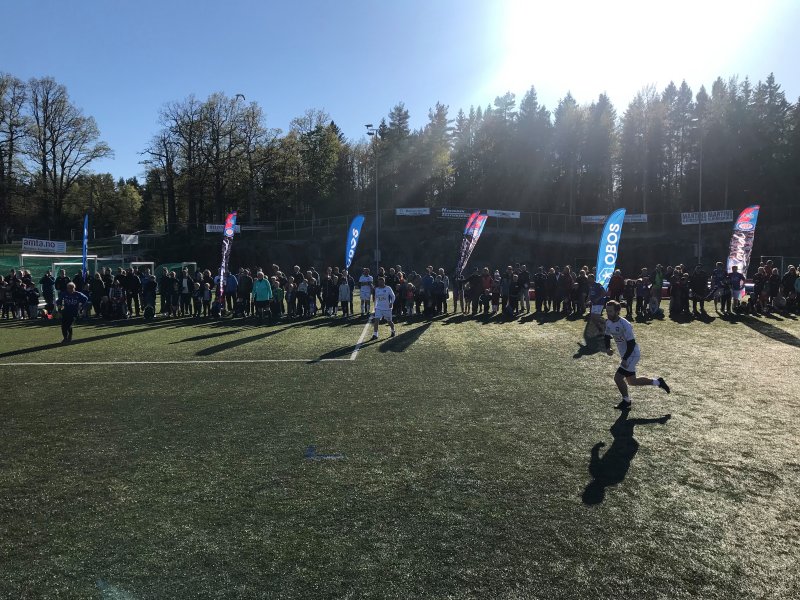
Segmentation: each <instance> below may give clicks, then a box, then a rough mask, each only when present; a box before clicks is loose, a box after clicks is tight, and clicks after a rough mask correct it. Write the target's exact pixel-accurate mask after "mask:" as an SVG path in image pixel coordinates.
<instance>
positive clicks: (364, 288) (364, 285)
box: [358, 275, 372, 300]
mask: <svg viewBox="0 0 800 600" xmlns="http://www.w3.org/2000/svg"><path fill="white" fill-rule="evenodd" d="M358 284H359V285H360V286H361V299H362V300H369V297H370V296H371V295H372V275H362V276H361V277H359V278H358Z"/></svg>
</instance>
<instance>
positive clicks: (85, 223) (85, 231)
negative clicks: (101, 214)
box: [77, 213, 89, 292]
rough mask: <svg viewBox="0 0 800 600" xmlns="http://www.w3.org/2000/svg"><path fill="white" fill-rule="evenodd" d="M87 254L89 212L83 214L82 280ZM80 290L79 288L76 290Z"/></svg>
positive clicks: (84, 278) (84, 273)
mask: <svg viewBox="0 0 800 600" xmlns="http://www.w3.org/2000/svg"><path fill="white" fill-rule="evenodd" d="M88 254H89V214H88V213H87V214H85V215H84V216H83V281H84V283H85V282H86V273H87V272H88V271H87V269H86V256H87V255H88ZM77 291H79V292H80V291H81V290H77Z"/></svg>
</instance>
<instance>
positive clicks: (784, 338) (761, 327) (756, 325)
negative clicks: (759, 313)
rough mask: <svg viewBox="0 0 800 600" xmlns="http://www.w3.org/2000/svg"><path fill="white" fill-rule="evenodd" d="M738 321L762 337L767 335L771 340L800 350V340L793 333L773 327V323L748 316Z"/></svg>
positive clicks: (741, 317)
mask: <svg viewBox="0 0 800 600" xmlns="http://www.w3.org/2000/svg"><path fill="white" fill-rule="evenodd" d="M738 321H739V323H741V324H743V325H746V326H747V327H749V328H750V329H754V330H755V331H757V332H758V333H760V334H761V335H765V336H767V337H768V338H770V339H773V340H775V341H778V342H781V343H783V344H787V345H789V346H794V347H795V348H800V338H798V337H797V336H796V335H794V334H792V333H789V332H788V331H784V330H783V329H781V328H780V327H775V325H772V324H771V323H767V322H766V321H760V320H759V319H756V318H753V317H751V316H748V315H741V316H740V317H739V319H738Z"/></svg>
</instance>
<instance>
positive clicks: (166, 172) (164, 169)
mask: <svg viewBox="0 0 800 600" xmlns="http://www.w3.org/2000/svg"><path fill="white" fill-rule="evenodd" d="M175 137H176V136H175V134H174V133H173V131H172V130H170V129H168V128H166V127H165V128H164V129H162V130H161V132H160V133H158V134H157V135H155V136H154V137H153V139H152V140H151V141H150V145H149V146H148V147H147V148H146V149H145V151H144V154H145V155H147V158H146V159H145V160H144V161H142V162H143V163H144V164H145V165H148V166H149V167H151V168H152V169H154V170H155V172H156V174H157V177H158V184H159V192H160V194H161V195H162V198H163V193H164V191H163V188H162V186H161V182H162V179H163V181H164V183H165V184H166V191H167V203H166V204H167V206H166V210H165V214H164V220H165V223H166V226H167V232H168V233H172V232H173V231H175V227H176V226H177V223H178V207H177V202H176V200H175V178H176V172H175V162H176V160H177V155H178V148H179V143H178V141H177V140H176V139H175Z"/></svg>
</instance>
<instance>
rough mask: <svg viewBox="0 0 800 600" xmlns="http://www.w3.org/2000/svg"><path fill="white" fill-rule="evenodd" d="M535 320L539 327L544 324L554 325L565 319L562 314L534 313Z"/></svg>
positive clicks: (552, 312)
mask: <svg viewBox="0 0 800 600" xmlns="http://www.w3.org/2000/svg"><path fill="white" fill-rule="evenodd" d="M534 316H535V318H536V323H537V324H539V325H544V324H545V323H555V322H556V321H560V320H561V319H563V318H565V317H564V314H563V313H561V312H560V311H559V312H554V311H550V312H542V313H534Z"/></svg>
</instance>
